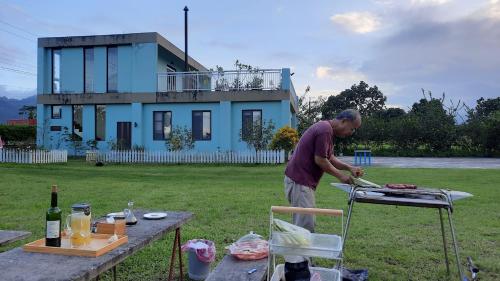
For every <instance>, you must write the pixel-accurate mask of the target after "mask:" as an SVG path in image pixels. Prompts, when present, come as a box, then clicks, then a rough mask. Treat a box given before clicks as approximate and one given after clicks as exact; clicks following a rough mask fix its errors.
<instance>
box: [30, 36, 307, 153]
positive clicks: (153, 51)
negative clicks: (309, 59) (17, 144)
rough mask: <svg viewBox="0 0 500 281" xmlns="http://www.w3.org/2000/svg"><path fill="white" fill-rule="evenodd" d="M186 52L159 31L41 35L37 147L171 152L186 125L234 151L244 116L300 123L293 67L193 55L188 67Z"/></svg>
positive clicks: (209, 144) (207, 144) (209, 142)
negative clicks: (169, 144) (234, 66)
mask: <svg viewBox="0 0 500 281" xmlns="http://www.w3.org/2000/svg"><path fill="white" fill-rule="evenodd" d="M184 56H185V54H184V52H183V51H182V50H180V49H179V48H177V47H176V46H174V45H173V44H172V43H170V42H169V41H168V40H166V39H165V38H164V37H162V36H161V35H160V34H158V33H156V32H151V33H133V34H118V35H96V36H71V37H51V38H39V39H38V74H37V79H38V81H37V84H38V89H37V92H38V96H37V120H38V121H37V145H38V146H40V147H44V148H47V149H55V148H64V147H68V146H71V145H75V143H78V145H79V146H80V148H83V149H85V148H86V147H88V146H92V145H93V146H95V145H97V147H98V148H99V149H102V150H108V149H112V148H116V147H117V146H118V147H119V148H121V149H132V148H143V149H145V150H165V149H166V145H165V140H166V139H168V138H169V137H170V136H171V134H172V131H173V130H174V129H175V128H183V129H188V130H190V131H191V134H192V138H193V139H194V141H195V142H194V143H195V147H194V149H195V150H197V151H216V150H219V151H238V150H246V149H247V148H248V147H247V144H246V143H245V141H244V139H245V131H248V130H242V128H244V127H245V124H247V125H248V124H264V123H266V122H269V121H272V122H273V123H274V125H275V127H276V129H278V128H280V127H283V126H285V125H288V126H291V127H296V112H297V106H298V105H297V97H296V95H295V91H294V89H293V85H292V82H291V74H290V70H289V69H288V68H282V69H269V70H245V71H243V70H239V71H238V70H236V71H222V70H218V71H209V70H208V69H207V68H206V67H204V66H203V65H201V64H200V63H199V62H197V61H196V60H194V59H192V58H191V57H189V58H188V68H189V69H188V71H185V63H184ZM241 132H242V133H241ZM242 135H243V138H242ZM242 139H243V140H242Z"/></svg>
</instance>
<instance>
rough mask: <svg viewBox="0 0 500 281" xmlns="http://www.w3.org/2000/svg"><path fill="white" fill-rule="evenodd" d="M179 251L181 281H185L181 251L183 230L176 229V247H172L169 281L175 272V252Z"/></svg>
mask: <svg viewBox="0 0 500 281" xmlns="http://www.w3.org/2000/svg"><path fill="white" fill-rule="evenodd" d="M177 250H178V251H179V267H180V275H179V280H181V281H182V280H183V278H184V276H183V275H184V274H183V271H182V251H181V229H180V228H176V229H175V238H174V245H173V247H172V255H171V256H170V269H169V272H168V281H171V280H172V277H173V271H174V262H175V254H176V253H175V252H176V251H177Z"/></svg>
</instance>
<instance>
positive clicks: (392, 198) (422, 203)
mask: <svg viewBox="0 0 500 281" xmlns="http://www.w3.org/2000/svg"><path fill="white" fill-rule="evenodd" d="M332 185H333V186H336V184H334V183H333V184H332ZM342 189H343V188H342ZM374 193H383V196H381V195H374ZM355 202H359V203H371V204H382V205H397V206H411V207H421V208H437V209H438V210H439V220H440V223H441V234H442V237H443V248H444V256H445V260H446V271H447V273H448V275H450V266H449V259H448V250H447V242H446V236H445V229H444V224H443V214H442V211H441V209H446V211H447V213H448V222H449V224H450V230H451V237H452V240H453V248H454V251H455V259H456V263H457V269H458V274H459V278H460V279H459V280H464V279H463V277H464V275H463V272H462V268H461V266H460V259H459V255H458V245H457V239H456V235H455V229H454V227H453V219H452V212H453V204H452V200H451V198H450V196H448V194H447V193H446V192H445V191H443V190H436V189H415V190H395V189H389V188H366V187H352V188H351V191H350V192H349V209H348V212H347V221H346V227H345V230H344V235H343V236H344V241H343V243H344V244H343V245H342V248H343V247H344V245H345V241H346V240H347V234H348V231H349V226H350V222H351V216H352V209H353V207H354V203H355Z"/></svg>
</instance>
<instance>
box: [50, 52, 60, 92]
mask: <svg viewBox="0 0 500 281" xmlns="http://www.w3.org/2000/svg"><path fill="white" fill-rule="evenodd" d="M55 51H58V52H59V79H58V81H59V91H57V92H55V91H54V55H55V53H54V52H55ZM61 58H62V49H61V48H52V49H51V53H50V62H51V63H50V64H51V65H50V66H51V72H50V78H51V79H50V80H51V81H50V93H51V94H61Z"/></svg>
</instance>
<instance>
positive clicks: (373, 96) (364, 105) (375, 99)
mask: <svg viewBox="0 0 500 281" xmlns="http://www.w3.org/2000/svg"><path fill="white" fill-rule="evenodd" d="M386 100H387V97H385V96H384V94H382V92H381V91H380V90H379V89H378V87H377V86H373V87H370V86H369V85H368V84H366V83H365V82H364V81H360V82H359V85H352V86H351V88H350V89H346V90H344V91H342V92H341V93H340V94H339V95H336V96H330V97H328V99H327V100H326V102H325V104H324V106H323V107H322V109H321V113H322V115H323V119H333V118H335V116H337V114H338V113H340V112H341V111H342V110H344V109H348V108H352V109H357V110H358V111H359V113H361V115H362V116H369V115H372V114H374V113H375V112H377V111H380V110H382V109H383V108H384V107H385V101H386Z"/></svg>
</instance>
